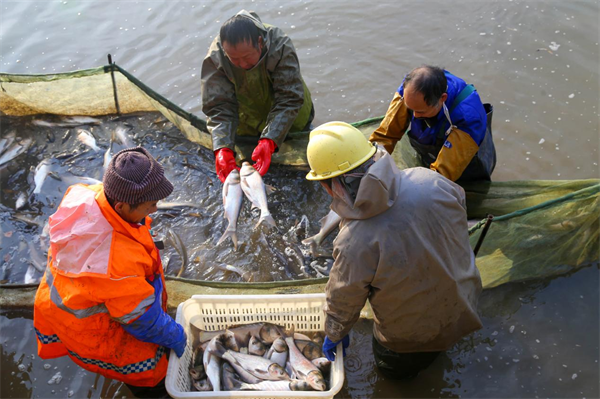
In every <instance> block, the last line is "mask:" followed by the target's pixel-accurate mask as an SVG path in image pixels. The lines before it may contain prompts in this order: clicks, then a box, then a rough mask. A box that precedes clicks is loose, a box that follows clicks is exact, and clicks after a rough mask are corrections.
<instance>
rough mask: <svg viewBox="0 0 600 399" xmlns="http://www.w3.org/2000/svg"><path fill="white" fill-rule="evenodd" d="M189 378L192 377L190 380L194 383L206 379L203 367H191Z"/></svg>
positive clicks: (200, 365)
mask: <svg viewBox="0 0 600 399" xmlns="http://www.w3.org/2000/svg"><path fill="white" fill-rule="evenodd" d="M190 377H192V380H194V381H199V380H203V379H205V378H207V377H206V372H205V371H204V365H203V364H199V365H197V366H194V367H191V368H190Z"/></svg>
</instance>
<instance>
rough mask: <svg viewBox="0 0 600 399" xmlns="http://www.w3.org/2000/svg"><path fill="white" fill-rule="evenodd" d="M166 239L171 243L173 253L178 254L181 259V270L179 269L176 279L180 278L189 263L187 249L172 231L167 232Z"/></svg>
mask: <svg viewBox="0 0 600 399" xmlns="http://www.w3.org/2000/svg"><path fill="white" fill-rule="evenodd" d="M167 239H168V240H169V241H170V242H171V244H172V245H173V247H174V248H175V251H176V252H177V253H178V254H179V257H180V258H181V268H179V272H178V273H177V277H181V274H182V273H183V271H184V270H185V269H186V268H187V265H188V263H189V261H190V260H189V258H188V254H187V249H186V247H185V245H183V241H181V237H179V235H178V234H177V233H175V232H174V231H173V230H172V229H168V230H167Z"/></svg>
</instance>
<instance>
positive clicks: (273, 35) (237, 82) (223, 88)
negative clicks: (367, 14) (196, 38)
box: [201, 11, 313, 151]
mask: <svg viewBox="0 0 600 399" xmlns="http://www.w3.org/2000/svg"><path fill="white" fill-rule="evenodd" d="M238 15H243V16H245V17H247V18H248V19H250V20H252V21H253V22H254V24H255V25H256V26H257V27H258V29H259V31H260V34H261V36H262V37H263V39H264V50H263V54H262V56H261V58H260V60H259V62H258V64H256V65H255V66H254V67H253V68H252V69H250V70H244V69H242V68H238V67H236V66H235V65H233V64H232V63H231V62H230V61H229V58H227V56H226V55H225V51H224V50H223V47H222V45H221V38H220V37H219V36H217V37H216V38H215V40H214V41H213V43H212V44H211V46H210V48H209V50H208V54H207V55H206V57H205V58H204V61H203V63H202V73H201V75H202V78H201V80H202V87H201V95H202V111H203V112H204V114H206V116H207V117H208V120H207V122H208V129H209V131H210V133H211V136H212V141H213V151H216V150H218V149H220V148H225V147H226V148H230V149H232V150H235V149H234V144H235V136H236V134H237V135H239V136H257V137H258V136H260V137H261V138H269V139H271V140H273V141H274V142H275V144H276V145H277V147H280V146H281V144H282V143H283V141H284V140H285V137H286V136H287V134H288V132H290V131H292V132H295V131H302V130H304V129H305V128H306V126H307V125H308V123H309V122H310V121H311V120H312V114H311V111H312V107H313V104H312V100H311V95H310V91H309V90H308V87H307V86H306V84H305V83H304V80H303V79H302V75H301V73H300V63H299V61H298V55H297V54H296V49H295V48H294V45H293V43H292V40H291V39H290V38H289V37H288V36H287V35H286V34H285V33H284V32H283V31H282V30H281V29H279V28H277V27H275V26H271V25H268V24H263V23H262V22H261V21H260V18H259V17H258V15H256V14H255V13H249V12H247V11H240V12H239V13H238Z"/></svg>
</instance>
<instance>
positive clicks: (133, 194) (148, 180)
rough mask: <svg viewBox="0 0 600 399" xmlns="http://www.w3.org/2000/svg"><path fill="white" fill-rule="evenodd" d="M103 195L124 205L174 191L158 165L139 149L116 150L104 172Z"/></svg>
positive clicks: (157, 198)
mask: <svg viewBox="0 0 600 399" xmlns="http://www.w3.org/2000/svg"><path fill="white" fill-rule="evenodd" d="M102 183H103V184H104V193H105V194H106V196H107V197H108V198H110V199H112V200H115V201H118V202H125V203H126V204H139V203H141V202H146V201H158V200H161V199H163V198H166V197H167V196H168V195H169V194H171V193H172V192H173V185H172V184H171V182H170V181H169V180H167V178H166V177H165V174H164V170H163V167H162V165H161V164H159V163H158V162H157V161H156V159H154V158H153V157H152V155H150V153H149V152H148V151H146V149H144V148H142V147H134V148H127V149H125V150H122V151H119V152H118V153H117V154H116V155H115V156H114V157H113V159H112V160H111V161H110V164H109V165H108V168H107V169H106V172H105V173H104V179H103V181H102Z"/></svg>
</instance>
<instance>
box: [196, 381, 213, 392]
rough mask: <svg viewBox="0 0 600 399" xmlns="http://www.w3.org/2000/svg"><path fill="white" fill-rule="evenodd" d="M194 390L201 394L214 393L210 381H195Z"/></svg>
mask: <svg viewBox="0 0 600 399" xmlns="http://www.w3.org/2000/svg"><path fill="white" fill-rule="evenodd" d="M194 388H196V390H197V391H199V392H205V391H212V386H211V385H210V382H209V381H208V379H206V380H201V381H194Z"/></svg>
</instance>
